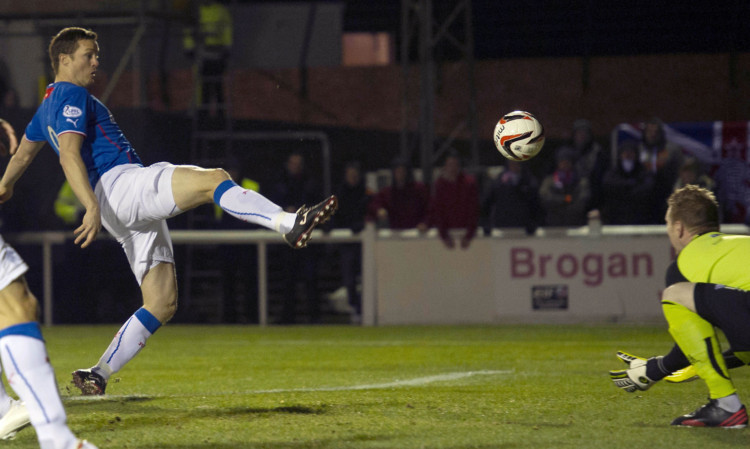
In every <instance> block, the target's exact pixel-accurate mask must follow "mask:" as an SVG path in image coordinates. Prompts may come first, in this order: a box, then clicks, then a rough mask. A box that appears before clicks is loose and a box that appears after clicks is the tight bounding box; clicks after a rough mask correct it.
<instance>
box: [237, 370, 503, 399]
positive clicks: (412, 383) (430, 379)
mask: <svg viewBox="0 0 750 449" xmlns="http://www.w3.org/2000/svg"><path fill="white" fill-rule="evenodd" d="M512 372H513V371H512V370H482V371H462V372H456V373H446V374H436V375H434V376H426V377H417V378H414V379H405V380H396V381H393V382H385V383H380V384H364V385H347V386H341V387H317V388H277V389H272V390H252V391H248V393H250V394H264V393H295V392H315V391H352V390H384V389H388V388H400V387H419V386H422V385H427V384H431V383H434V382H447V381H451V380H458V379H465V378H467V377H473V376H487V375H496V374H511V373H512Z"/></svg>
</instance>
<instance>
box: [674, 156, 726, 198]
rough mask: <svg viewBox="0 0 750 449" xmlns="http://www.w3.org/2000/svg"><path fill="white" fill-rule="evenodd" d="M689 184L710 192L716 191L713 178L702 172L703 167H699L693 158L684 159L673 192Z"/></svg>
mask: <svg viewBox="0 0 750 449" xmlns="http://www.w3.org/2000/svg"><path fill="white" fill-rule="evenodd" d="M689 184H690V185H695V186H698V187H703V188H704V189H708V190H710V191H712V192H713V191H715V190H716V183H715V182H714V180H713V178H711V177H710V176H708V175H707V174H705V173H704V172H703V167H701V164H700V162H698V159H696V158H694V157H688V158H685V161H684V162H683V163H682V165H681V166H680V171H679V174H678V176H677V182H675V183H674V189H673V190H677V189H680V188H682V187H685V186H686V185H689Z"/></svg>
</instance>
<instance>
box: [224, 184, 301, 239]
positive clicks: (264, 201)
mask: <svg viewBox="0 0 750 449" xmlns="http://www.w3.org/2000/svg"><path fill="white" fill-rule="evenodd" d="M214 203H216V204H218V205H219V207H221V208H222V209H224V211H226V212H227V213H228V214H229V215H231V216H233V217H235V218H239V219H240V220H242V221H245V222H248V223H254V224H258V225H261V226H263V227H266V228H268V229H272V230H274V231H276V232H279V233H281V234H286V233H287V232H289V231H291V230H292V227H293V226H294V220H295V218H296V217H297V215H296V214H291V213H289V212H284V210H283V209H282V208H281V207H280V206H278V205H276V204H275V203H273V202H272V201H270V200H269V199H268V198H266V197H264V196H263V195H261V194H260V193H258V192H255V191H252V190H247V189H243V188H242V187H240V186H238V185H237V183H235V182H234V181H232V180H226V181H224V182H222V183H221V184H219V186H218V187H217V188H216V190H215V191H214Z"/></svg>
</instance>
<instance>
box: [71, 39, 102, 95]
mask: <svg viewBox="0 0 750 449" xmlns="http://www.w3.org/2000/svg"><path fill="white" fill-rule="evenodd" d="M97 67H99V44H98V43H97V42H96V41H95V40H91V39H82V40H80V41H78V48H76V51H75V52H73V54H72V55H69V60H68V61H67V64H66V65H65V70H66V71H67V77H68V78H69V79H68V81H70V82H71V83H73V84H76V85H78V86H81V87H88V86H90V85H91V84H93V83H94V76H96V69H97Z"/></svg>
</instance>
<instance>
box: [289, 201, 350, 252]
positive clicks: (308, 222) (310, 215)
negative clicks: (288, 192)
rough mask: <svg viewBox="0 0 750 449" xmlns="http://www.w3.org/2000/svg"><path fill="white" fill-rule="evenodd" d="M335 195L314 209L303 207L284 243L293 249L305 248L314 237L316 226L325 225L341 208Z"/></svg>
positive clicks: (298, 211) (298, 212)
mask: <svg viewBox="0 0 750 449" xmlns="http://www.w3.org/2000/svg"><path fill="white" fill-rule="evenodd" d="M338 201H339V200H338V198H336V196H335V195H331V196H329V197H328V198H327V199H326V200H324V201H321V202H320V203H318V204H316V205H315V206H312V207H305V206H302V207H300V208H299V210H297V217H296V218H295V220H294V227H292V230H291V231H289V232H287V233H286V234H284V241H285V242H286V243H288V244H289V246H291V247H292V248H295V249H298V248H304V247H305V246H307V242H308V241H309V240H310V237H311V236H312V231H313V229H315V226H317V225H319V224H321V223H325V222H326V221H327V220H328V219H329V218H331V215H333V214H334V213H335V212H336V209H337V208H338V206H339V203H338Z"/></svg>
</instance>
